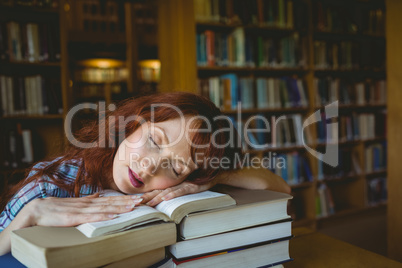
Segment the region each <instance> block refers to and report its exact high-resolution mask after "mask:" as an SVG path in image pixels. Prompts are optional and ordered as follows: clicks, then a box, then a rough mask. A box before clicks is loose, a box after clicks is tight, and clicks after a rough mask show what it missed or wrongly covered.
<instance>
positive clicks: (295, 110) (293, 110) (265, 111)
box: [222, 107, 308, 114]
mask: <svg viewBox="0 0 402 268" xmlns="http://www.w3.org/2000/svg"><path fill="white" fill-rule="evenodd" d="M307 111H308V108H307V107H289V108H274V109H269V108H261V109H242V110H241V113H242V114H270V113H271V114H284V113H286V114H289V113H305V112H307ZM222 113H224V114H237V113H238V111H237V110H223V111H222Z"/></svg>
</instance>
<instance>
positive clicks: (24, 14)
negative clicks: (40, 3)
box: [0, 5, 59, 22]
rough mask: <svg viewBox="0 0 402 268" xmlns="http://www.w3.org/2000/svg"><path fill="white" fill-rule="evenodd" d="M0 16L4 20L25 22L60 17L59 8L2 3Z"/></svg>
mask: <svg viewBox="0 0 402 268" xmlns="http://www.w3.org/2000/svg"><path fill="white" fill-rule="evenodd" d="M0 17H1V18H2V19H4V20H18V21H24V22H32V21H48V20H57V19H58V17H59V8H56V9H52V8H39V7H24V6H4V5H0Z"/></svg>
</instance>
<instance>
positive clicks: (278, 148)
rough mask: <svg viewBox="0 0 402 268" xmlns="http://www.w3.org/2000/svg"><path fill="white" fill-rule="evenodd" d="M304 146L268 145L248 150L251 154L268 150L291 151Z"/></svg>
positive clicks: (301, 148)
mask: <svg viewBox="0 0 402 268" xmlns="http://www.w3.org/2000/svg"><path fill="white" fill-rule="evenodd" d="M305 149H306V148H305V147H304V146H283V147H268V148H265V149H261V150H259V149H249V150H247V151H246V152H248V153H251V154H256V153H267V152H291V151H300V150H305Z"/></svg>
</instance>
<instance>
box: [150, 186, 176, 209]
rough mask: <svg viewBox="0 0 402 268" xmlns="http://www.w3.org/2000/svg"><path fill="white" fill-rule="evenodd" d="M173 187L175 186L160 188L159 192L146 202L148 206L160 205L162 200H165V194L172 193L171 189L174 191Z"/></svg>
mask: <svg viewBox="0 0 402 268" xmlns="http://www.w3.org/2000/svg"><path fill="white" fill-rule="evenodd" d="M173 188H174V187H170V188H167V189H165V190H159V192H158V193H157V194H156V195H155V196H154V197H153V198H152V199H151V200H149V201H148V202H147V203H146V205H147V206H151V207H154V206H156V205H158V204H159V203H160V202H162V201H163V199H162V198H163V197H164V196H165V195H167V194H168V193H170V192H171V191H173Z"/></svg>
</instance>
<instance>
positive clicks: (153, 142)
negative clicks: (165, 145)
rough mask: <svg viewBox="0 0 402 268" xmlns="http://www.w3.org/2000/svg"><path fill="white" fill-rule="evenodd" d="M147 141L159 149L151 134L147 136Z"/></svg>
mask: <svg viewBox="0 0 402 268" xmlns="http://www.w3.org/2000/svg"><path fill="white" fill-rule="evenodd" d="M148 139H149V141H150V142H151V145H153V146H156V147H157V148H158V149H159V150H160V149H161V148H160V147H159V145H158V144H157V143H156V142H155V140H154V139H153V138H152V136H151V135H149V136H148Z"/></svg>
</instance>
